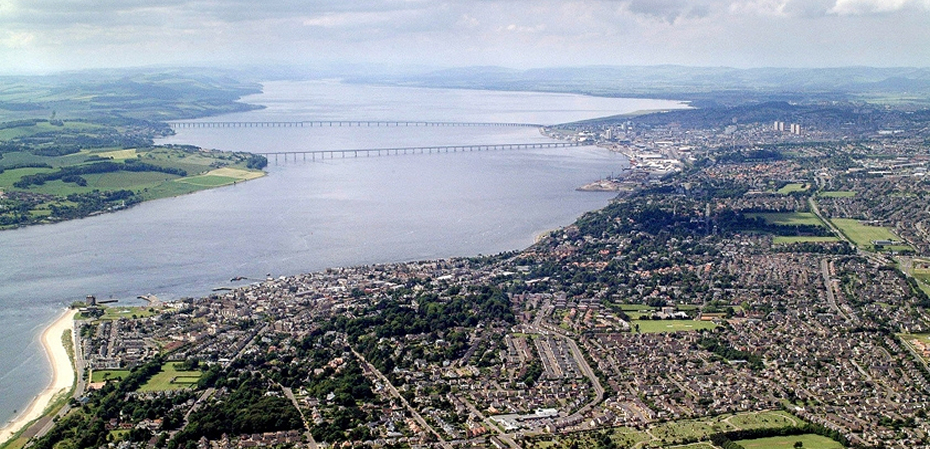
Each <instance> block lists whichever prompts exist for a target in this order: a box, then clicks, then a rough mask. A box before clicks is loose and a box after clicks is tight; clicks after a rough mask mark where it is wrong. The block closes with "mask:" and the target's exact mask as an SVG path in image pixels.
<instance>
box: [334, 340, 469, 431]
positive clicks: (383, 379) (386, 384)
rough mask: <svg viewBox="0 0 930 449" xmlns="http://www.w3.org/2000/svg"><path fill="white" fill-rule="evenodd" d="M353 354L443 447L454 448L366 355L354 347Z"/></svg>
mask: <svg viewBox="0 0 930 449" xmlns="http://www.w3.org/2000/svg"><path fill="white" fill-rule="evenodd" d="M352 354H355V356H356V357H358V360H359V361H360V362H361V364H362V366H363V367H364V368H365V369H367V370H368V371H371V372H372V373H373V374H374V375H375V376H376V377H377V378H378V380H380V381H381V383H383V384H384V388H387V390H388V392H389V393H391V396H394V397H395V398H397V399H399V400H400V402H401V403H402V404H404V407H406V408H407V411H409V412H410V414H411V415H413V419H414V420H415V421H416V422H417V424H419V425H420V427H422V428H424V429H426V430H428V431H429V432H430V433H432V434H433V436H435V437H436V439H437V440H439V444H440V445H441V446H442V447H443V448H445V449H452V445H451V444H449V442H448V441H446V440H445V439H444V438H443V437H442V435H440V434H439V432H437V431H436V429H434V428H433V426H431V425H429V423H428V422H426V420H425V419H423V417H422V416H420V413H419V412H418V411H417V410H416V409H415V408H413V406H411V405H410V403H408V402H407V398H405V397H404V396H403V395H401V394H400V392H399V391H397V389H396V388H394V385H392V384H391V382H390V381H389V380H388V378H387V377H385V375H384V374H382V373H381V371H380V370H378V369H377V368H375V366H374V365H372V364H371V363H368V360H365V357H362V355H361V354H359V353H358V351H356V350H355V348H352Z"/></svg>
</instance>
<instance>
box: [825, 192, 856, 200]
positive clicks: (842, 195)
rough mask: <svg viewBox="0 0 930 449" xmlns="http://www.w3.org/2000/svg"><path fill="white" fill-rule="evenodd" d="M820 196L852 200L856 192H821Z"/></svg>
mask: <svg viewBox="0 0 930 449" xmlns="http://www.w3.org/2000/svg"><path fill="white" fill-rule="evenodd" d="M818 196H822V197H824V198H852V197H854V196H856V192H853V191H851V190H826V191H823V192H820V193H819V194H818Z"/></svg>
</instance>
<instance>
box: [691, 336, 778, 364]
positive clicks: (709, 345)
mask: <svg viewBox="0 0 930 449" xmlns="http://www.w3.org/2000/svg"><path fill="white" fill-rule="evenodd" d="M698 346H700V347H701V348H704V349H705V350H707V351H710V352H713V353H714V354H717V355H718V356H720V357H723V358H724V359H727V360H745V361H746V364H748V365H749V367H750V368H752V369H754V370H760V369H762V368H763V365H762V356H760V355H757V354H753V353H751V352H748V351H740V350H738V349H736V348H734V347H732V346H730V345H728V344H726V343H725V342H721V341H720V340H718V339H716V338H714V337H711V336H705V337H703V338H701V339H700V340H698Z"/></svg>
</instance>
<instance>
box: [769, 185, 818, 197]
mask: <svg viewBox="0 0 930 449" xmlns="http://www.w3.org/2000/svg"><path fill="white" fill-rule="evenodd" d="M810 188H811V186H810V184H807V183H804V184H800V183H791V184H785V186H784V187H782V188H780V189H778V190H777V191H776V192H775V193H778V194H780V195H788V194H789V193H794V192H806V191H807V190H808V189H810Z"/></svg>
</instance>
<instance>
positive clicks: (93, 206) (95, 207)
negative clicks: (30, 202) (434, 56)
mask: <svg viewBox="0 0 930 449" xmlns="http://www.w3.org/2000/svg"><path fill="white" fill-rule="evenodd" d="M67 199H68V201H69V202H71V203H75V204H74V205H61V204H50V205H49V209H50V210H51V211H52V215H53V216H54V217H55V218H57V219H60V220H67V219H71V218H80V217H86V216H88V215H90V214H92V213H94V212H97V211H100V210H104V209H106V208H107V207H111V206H120V207H123V206H131V205H133V204H136V203H139V202H141V201H142V198H141V197H140V196H139V195H136V194H135V193H134V192H132V191H131V190H114V191H109V192H101V191H99V190H94V191H92V192H87V193H72V194H71V195H68V196H67Z"/></svg>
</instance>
